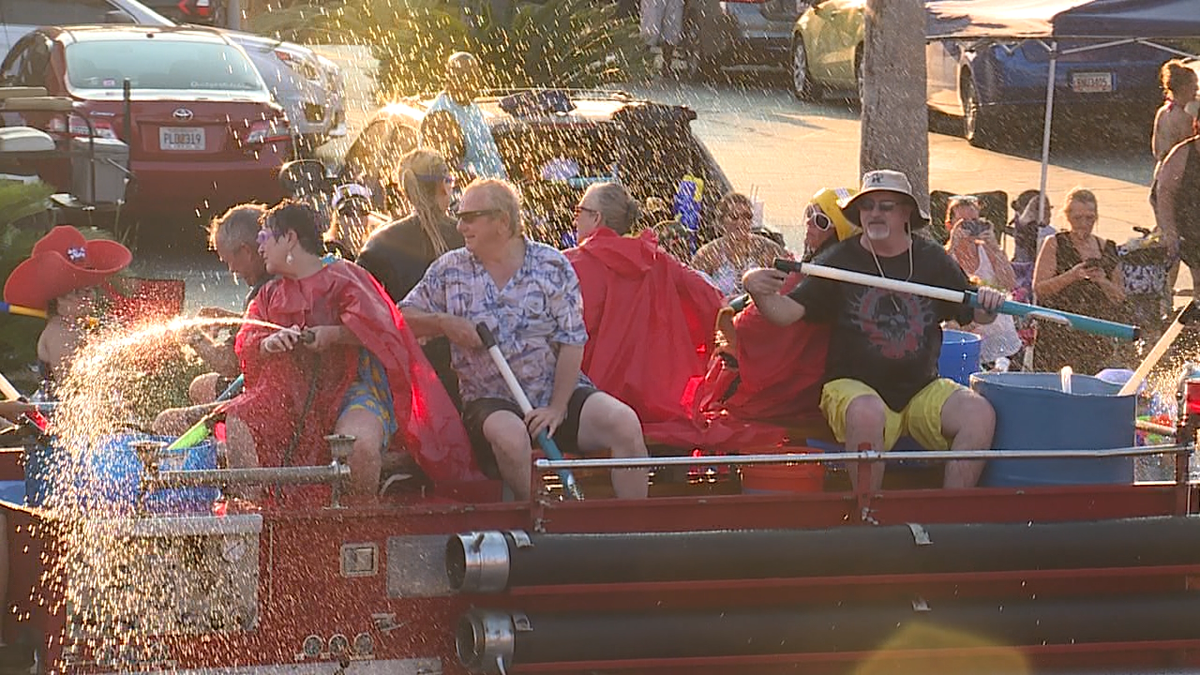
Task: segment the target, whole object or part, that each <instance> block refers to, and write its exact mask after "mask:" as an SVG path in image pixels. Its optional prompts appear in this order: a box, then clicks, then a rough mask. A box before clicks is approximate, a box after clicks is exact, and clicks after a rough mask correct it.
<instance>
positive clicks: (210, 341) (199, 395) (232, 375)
mask: <svg viewBox="0 0 1200 675" xmlns="http://www.w3.org/2000/svg"><path fill="white" fill-rule="evenodd" d="M266 211H267V209H266V207H265V206H263V205H262V204H241V205H238V206H235V207H233V208H231V209H229V210H228V211H226V212H225V213H223V214H222V215H220V216H218V217H217V218H214V219H213V221H212V223H211V224H210V225H209V228H208V245H209V248H211V249H212V250H214V251H216V253H217V257H218V258H220V260H221V262H223V263H225V266H226V267H228V268H229V273H230V274H232V275H233V277H234V280H235V282H236V281H237V280H238V279H240V280H242V281H245V282H246V284H248V285H249V286H250V290H249V291H248V292H247V293H246V299H245V300H244V301H243V303H242V311H241V312H234V311H231V310H228V309H225V308H224V307H201V308H200V309H199V311H197V312H196V316H198V317H201V318H206V319H230V320H233V319H240V318H242V317H243V316H245V313H246V308H248V307H249V306H250V301H252V300H254V298H255V297H256V296H257V295H258V292H259V291H261V290H262V287H263V286H264V285H265V284H266V283H267V282H268V281H270V280H271V274H270V273H269V272H267V265H266V263H265V262H263V258H262V256H261V255H259V254H258V223H259V221H260V220H261V219H262V215H263V214H264V213H266ZM221 328H224V326H223V325H222V326H216V327H205V328H203V329H200V330H197V331H196V332H195V333H193V334H192V335H190V336H189V337H188V344H189V345H190V346H191V347H192V349H193V350H194V351H195V352H196V354H197V355H198V356H199V357H200V358H201V360H203V361H204V363H205V364H206V365H207V366H208V367H210V368H212V369H213V371H214V372H210V373H204V374H202V375H197V376H196V378H195V379H194V380H192V384H191V386H189V387H188V398H189V399H190V400H191V402H192V403H194V404H198V405H199V404H205V403H211V402H213V401H214V400H216V398H217V396H219V395H220V394H221V393H222V392H224V391H225V389H226V388H227V387H228V386H229V385H230V383H232V382H233V380H234V379H236V378H237V376H238V375H240V374H241V372H242V371H241V368H240V366H239V364H238V357H237V353H236V352H235V351H234V349H233V345H234V338H233V336H230V337H229V338H228V339H221V337H218V333H219V332H221V331H220V330H219V329H221ZM232 332H233V333H234V334H236V330H233V331H232Z"/></svg>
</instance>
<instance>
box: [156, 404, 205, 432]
mask: <svg viewBox="0 0 1200 675" xmlns="http://www.w3.org/2000/svg"><path fill="white" fill-rule="evenodd" d="M216 405H217V404H216V403H208V404H205V405H194V406H190V407H187V408H167V409H166V410H164V411H162V412H160V413H159V414H158V416H157V417H155V418H154V424H153V425H152V428H153V429H154V433H156V434H158V435H159V436H178V435H180V434H182V433H183V432H185V431H187V430H188V428H189V427H191V426H192V425H193V424H195V423H196V422H199V421H200V419H201V418H202V417H204V416H205V415H207V414H208V413H210V412H212V410H213V408H215V407H216Z"/></svg>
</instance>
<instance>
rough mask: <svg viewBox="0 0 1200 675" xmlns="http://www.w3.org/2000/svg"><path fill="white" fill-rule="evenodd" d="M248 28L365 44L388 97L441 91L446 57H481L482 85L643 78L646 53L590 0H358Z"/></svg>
mask: <svg viewBox="0 0 1200 675" xmlns="http://www.w3.org/2000/svg"><path fill="white" fill-rule="evenodd" d="M254 27H255V30H257V31H259V32H265V33H271V34H275V35H279V36H280V37H284V38H288V39H300V38H306V37H307V38H312V39H318V40H322V41H328V40H330V39H331V38H334V37H335V36H336V37H338V38H340V39H341V40H345V41H354V42H358V43H361V44H367V45H372V50H373V52H374V54H375V56H376V58H378V59H379V72H378V77H377V81H378V83H379V87H380V90H381V92H383V93H385V94H389V95H404V94H416V93H427V92H431V91H436V90H438V89H440V88H441V80H442V73H443V70H444V64H445V61H446V57H447V56H449V55H450V54H452V53H454V52H457V51H468V52H471V53H473V54H475V55H476V56H478V57H479V58H480V60H481V61H482V63H483V66H484V69H485V77H486V81H487V82H488V84H489V86H492V87H496V88H510V87H539V88H541V87H578V88H587V87H596V86H600V85H604V84H609V83H614V82H624V81H629V80H632V79H638V78H641V77H644V76H645V75H646V74H647V73H648V72H649V66H650V54H649V50H648V49H647V48H646V45H645V43H643V42H642V40H641V37H640V36H639V34H638V26H637V23H636V22H635V21H634V20H632V19H625V18H618V17H617V8H616V5H615V4H614V3H608V2H600V3H597V2H594V0H547V1H546V2H543V3H534V2H518V3H516V4H509V2H508V1H507V0H495V1H494V2H487V1H486V0H464V1H463V2H461V3H460V2H449V0H360V1H356V2H351V3H344V4H342V5H340V6H335V7H333V8H332V9H325V8H317V7H311V6H305V5H299V6H294V7H292V8H289V9H287V10H283V11H279V12H272V13H269V14H266V15H264V16H263V17H261V18H260V19H258V20H256V22H255V26H254Z"/></svg>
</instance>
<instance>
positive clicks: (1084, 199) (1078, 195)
mask: <svg viewBox="0 0 1200 675" xmlns="http://www.w3.org/2000/svg"><path fill="white" fill-rule="evenodd" d="M1071 202H1080V203H1081V204H1090V205H1091V206H1093V207H1095V208H1096V210H1099V209H1100V206H1099V204H1098V203H1097V202H1096V194H1095V193H1094V192H1092V191H1091V190H1089V189H1087V188H1082V187H1077V188H1072V189H1071V191H1070V192H1068V193H1067V196H1066V197H1064V198H1063V204H1062V214H1063V215H1064V216H1066V215H1067V209H1069V208H1070V207H1071Z"/></svg>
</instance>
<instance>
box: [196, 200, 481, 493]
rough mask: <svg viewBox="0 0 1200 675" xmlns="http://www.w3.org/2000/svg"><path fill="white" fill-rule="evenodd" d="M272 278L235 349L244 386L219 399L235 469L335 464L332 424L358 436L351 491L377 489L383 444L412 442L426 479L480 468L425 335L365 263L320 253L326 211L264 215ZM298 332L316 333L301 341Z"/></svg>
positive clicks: (299, 208)
mask: <svg viewBox="0 0 1200 675" xmlns="http://www.w3.org/2000/svg"><path fill="white" fill-rule="evenodd" d="M258 242H259V251H260V252H261V253H262V256H263V259H264V260H265V261H266V267H267V271H268V272H270V273H271V274H274V275H276V277H277V278H275V279H273V280H272V281H270V282H268V283H267V284H266V286H264V287H263V289H262V291H261V292H260V293H259V294H258V297H256V298H255V299H254V300H253V301H252V302H251V303H250V306H249V308H248V310H247V312H246V315H247V318H248V319H252V320H254V321H257V322H269V323H273V324H276V325H279V326H282V327H283V328H280V329H272V328H267V327H264V326H262V325H259V324H252V323H247V324H245V325H243V327H242V329H241V330H240V331H239V332H238V337H237V345H236V349H237V352H238V356H239V357H240V359H241V362H242V372H243V373H244V374H245V376H246V385H245V392H244V393H243V394H242V395H241V396H239V397H237V398H236V399H234V400H233V401H231V402H229V403H227V404H225V405H224V406H222V407H221V408H219V410H220V411H222V412H223V413H224V414H225V416H226V435H227V440H228V445H229V462H230V465H231V466H234V467H252V466H293V465H313V464H327V463H328V462H329V461H331V458H330V451H329V448H328V446H327V445H326V443H325V441H324V436H325V435H326V434H329V433H340V434H348V435H351V436H354V437H355V441H354V449H353V452H352V454H351V456H350V459H349V464H350V468H351V483H352V490H353V491H354V492H356V493H358V494H374V493H375V492H376V491H377V490H378V487H379V481H380V467H381V461H382V457H381V453H382V452H383V451H384V450H385V449H388V448H394V449H396V450H397V451H399V450H404V451H407V452H408V453H409V454H410V455H411V456H412V458H413V459H414V460H416V463H417V464H418V465H419V466H420V468H421V469H422V470H423V471H424V472H425V474H426V475H427V476H428V478H429V479H430V480H432V481H433V482H434V483H435V484H436V483H439V482H441V481H462V480H473V479H478V478H482V474H480V473H479V472H478V470H477V469H476V468H475V466H474V461H473V458H472V455H471V450H470V445H469V443H468V440H467V436H466V432H465V430H464V429H463V427H462V425H461V423H460V422H459V420H458V414H457V411H456V410H455V409H454V406H453V404H451V402H450V399H449V397H448V396H447V394H446V391H445V389H443V388H442V386H441V384H440V383H439V382H438V380H437V375H436V374H435V373H434V371H433V368H432V367H431V366H430V365H429V362H428V361H427V360H426V359H425V356H424V355H423V354H422V353H421V348H420V345H419V344H418V343H417V340H416V338H415V337H414V336H413V334H412V332H411V331H410V330H409V329H408V327H407V325H406V324H405V322H404V320H403V318H402V317H401V316H400V313H399V311H398V310H397V309H396V307H395V305H393V304H392V303H391V302H390V301H389V299H388V297H387V295H386V294H385V293H384V291H383V288H382V287H381V286H380V285H379V283H378V282H376V281H375V280H374V279H373V278H372V277H371V275H370V274H368V273H367V272H366V271H365V270H363V269H362V268H360V267H358V266H357V265H354V264H353V263H348V262H345V261H342V260H337V259H330V258H322V253H323V246H322V241H321V232H320V228H319V225H318V216H317V214H316V212H314V211H313V210H312V209H311V208H310V207H308V206H306V205H304V204H301V203H298V202H291V201H285V202H283V203H281V204H280V205H278V206H276V207H274V208H272V209H271V210H270V211H267V212H266V214H264V216H263V220H262V229H261V230H260V231H259V235H258ZM302 337H305V338H308V339H310V341H302V339H301V338H302Z"/></svg>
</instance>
